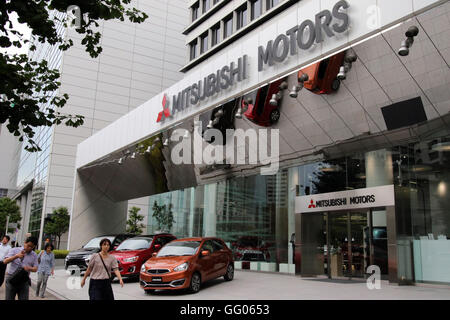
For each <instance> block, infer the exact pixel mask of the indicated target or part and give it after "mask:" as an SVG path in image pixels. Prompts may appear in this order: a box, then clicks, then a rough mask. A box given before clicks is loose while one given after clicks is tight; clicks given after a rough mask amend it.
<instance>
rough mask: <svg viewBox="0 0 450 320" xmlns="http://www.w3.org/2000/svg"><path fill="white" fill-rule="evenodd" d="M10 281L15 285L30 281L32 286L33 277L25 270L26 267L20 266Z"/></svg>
mask: <svg viewBox="0 0 450 320" xmlns="http://www.w3.org/2000/svg"><path fill="white" fill-rule="evenodd" d="M8 281H9V283H10V284H12V285H13V286H14V287H19V286H22V285H24V284H25V283H28V284H29V285H30V286H31V279H30V277H29V276H28V272H27V271H25V269H24V268H22V267H18V268H17V269H16V271H14V273H13V274H12V275H11V278H9V280H8Z"/></svg>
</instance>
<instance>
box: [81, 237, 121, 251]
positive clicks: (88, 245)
mask: <svg viewBox="0 0 450 320" xmlns="http://www.w3.org/2000/svg"><path fill="white" fill-rule="evenodd" d="M105 238H106V239H109V241H111V243H112V242H113V240H114V237H97V238H94V239H92V240H91V241H89V242H88V243H86V245H85V246H84V247H83V248H86V249H87V248H96V249H98V248H100V241H102V239H105Z"/></svg>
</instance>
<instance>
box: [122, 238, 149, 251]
mask: <svg viewBox="0 0 450 320" xmlns="http://www.w3.org/2000/svg"><path fill="white" fill-rule="evenodd" d="M152 240H153V239H152V238H133V239H127V240H125V241H124V242H122V243H121V244H120V245H119V246H118V247H117V249H116V250H117V251H119V250H143V249H148V248H150V244H151V243H152Z"/></svg>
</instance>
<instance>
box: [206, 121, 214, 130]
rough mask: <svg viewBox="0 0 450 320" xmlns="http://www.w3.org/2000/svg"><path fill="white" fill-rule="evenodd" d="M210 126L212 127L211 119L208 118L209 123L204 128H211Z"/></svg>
mask: <svg viewBox="0 0 450 320" xmlns="http://www.w3.org/2000/svg"><path fill="white" fill-rule="evenodd" d="M212 127H213V121H212V120H209V123H208V125H207V126H206V128H207V129H212Z"/></svg>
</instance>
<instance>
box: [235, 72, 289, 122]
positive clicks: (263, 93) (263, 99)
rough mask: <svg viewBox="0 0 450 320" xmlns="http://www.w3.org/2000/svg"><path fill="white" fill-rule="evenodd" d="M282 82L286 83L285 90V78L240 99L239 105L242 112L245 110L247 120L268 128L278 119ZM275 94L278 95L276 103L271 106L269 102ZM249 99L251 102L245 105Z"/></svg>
mask: <svg viewBox="0 0 450 320" xmlns="http://www.w3.org/2000/svg"><path fill="white" fill-rule="evenodd" d="M283 82H285V83H286V87H285V88H284V89H286V88H287V78H283V79H280V80H277V81H275V82H272V83H271V84H269V85H267V86H264V87H262V88H259V89H257V90H255V91H253V92H252V93H250V94H248V95H245V96H244V97H243V98H242V100H241V105H242V108H243V109H244V110H245V108H247V111H245V113H244V115H245V116H246V117H247V119H249V120H250V121H252V122H253V123H256V124H257V125H259V126H263V127H269V126H271V125H273V124H274V123H275V122H277V121H278V120H279V119H280V116H281V112H280V106H281V97H282V94H281V93H282V90H283V89H280V85H281V84H282V83H283ZM282 87H283V86H282ZM277 93H279V97H277V103H276V104H275V105H272V104H271V103H270V100H271V99H272V97H273V95H277ZM278 98H279V99H278ZM249 99H250V101H251V102H250V103H248V105H246V102H247V101H249Z"/></svg>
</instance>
